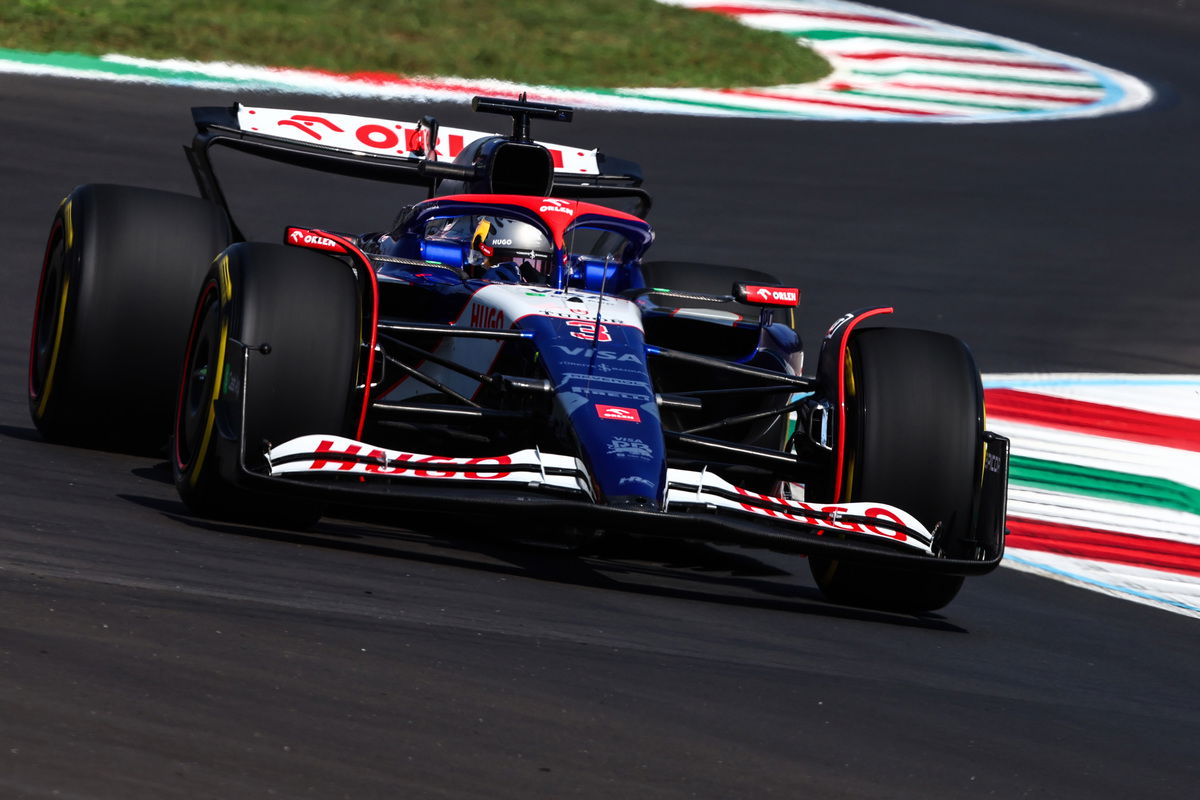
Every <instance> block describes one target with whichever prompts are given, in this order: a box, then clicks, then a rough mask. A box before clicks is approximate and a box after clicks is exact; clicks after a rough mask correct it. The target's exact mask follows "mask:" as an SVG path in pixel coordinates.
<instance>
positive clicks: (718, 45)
mask: <svg viewBox="0 0 1200 800" xmlns="http://www.w3.org/2000/svg"><path fill="white" fill-rule="evenodd" d="M0 47H7V48H12V49H18V50H34V51H40V52H54V51H60V52H73V53H85V54H89V55H103V54H105V53H124V54H126V55H135V56H145V57H149V58H166V57H183V58H190V59H195V60H202V61H236V62H239V63H244V64H258V65H267V66H292V67H305V68H313V69H323V70H333V71H337V72H385V73H394V74H402V75H409V76H414V75H424V76H431V75H453V76H457V77H463V78H501V79H504V80H510V81H516V82H519V83H530V84H550V85H557V86H575V87H616V86H703V87H734V86H771V85H777V84H783V83H803V82H807V81H811V80H814V79H816V78H818V77H821V76H823V75H825V74H826V73H827V72H828V71H829V66H828V64H826V62H825V61H824V60H823V59H821V58H820V57H819V56H817V55H816V54H815V53H813V52H812V51H810V50H808V49H806V48H804V47H801V46H799V45H797V44H796V42H795V40H793V39H791V38H789V37H787V36H785V35H783V34H778V33H769V32H764V31H754V30H751V29H749V28H746V27H744V26H742V25H739V24H738V23H736V22H735V21H733V20H732V19H729V18H727V17H723V16H721V15H718V14H711V13H700V12H695V11H688V10H686V9H682V8H676V7H672V6H664V5H661V4H659V3H656V2H653V0H587V2H583V1H581V0H494V2H481V1H480V0H0Z"/></svg>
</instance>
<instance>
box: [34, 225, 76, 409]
mask: <svg viewBox="0 0 1200 800" xmlns="http://www.w3.org/2000/svg"><path fill="white" fill-rule="evenodd" d="M68 230H70V229H69V228H68ZM70 286H71V276H70V275H67V274H66V270H65V269H64V270H63V286H62V296H61V297H60V298H59V301H58V324H57V325H56V326H55V328H54V346H53V347H51V348H50V369H49V370H47V371H46V381H45V382H44V383H43V384H42V396H41V398H40V399H39V400H38V404H37V416H38V419H41V418H42V417H43V416H45V414H46V403H47V402H48V401H49V400H50V390H51V389H53V388H54V372H55V369H56V368H57V367H58V351H59V348H60V347H61V346H62V332H63V321H64V320H65V319H66V317H67V293H68V290H69V289H70Z"/></svg>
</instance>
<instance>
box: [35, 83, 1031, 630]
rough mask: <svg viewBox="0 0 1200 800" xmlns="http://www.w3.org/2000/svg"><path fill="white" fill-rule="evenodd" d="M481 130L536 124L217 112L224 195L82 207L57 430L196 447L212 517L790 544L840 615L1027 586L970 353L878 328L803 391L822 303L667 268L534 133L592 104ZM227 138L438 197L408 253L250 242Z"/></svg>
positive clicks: (43, 426) (428, 202)
mask: <svg viewBox="0 0 1200 800" xmlns="http://www.w3.org/2000/svg"><path fill="white" fill-rule="evenodd" d="M474 108H475V110H477V111H480V112H487V113H496V114H502V115H507V116H510V117H511V118H512V132H511V133H510V134H507V135H501V134H486V133H481V132H476V131H470V130H463V129H454V128H447V127H442V126H440V125H439V124H438V122H437V121H436V120H435V119H433V118H431V117H425V118H423V119H422V120H421V121H420V122H417V123H402V122H394V121H390V120H377V119H366V118H361V117H351V116H347V115H339V114H313V113H305V112H297V111H291V110H280V109H269V108H252V107H246V106H242V105H235V106H233V107H232V108H196V109H193V117H194V119H195V122H196V125H197V134H196V137H195V139H194V141H193V142H192V144H191V146H190V147H189V148H186V150H187V153H188V157H189V160H190V162H191V165H192V168H193V171H194V173H195V176H196V179H197V183H198V185H199V189H200V195H201V196H200V197H198V198H197V197H189V196H184V195H179V194H173V193H168V192H162V191H156V190H150V189H142V188H134V187H127V186H113V185H84V186H80V187H78V188H77V189H75V190H74V191H73V192H72V193H71V195H70V196H69V197H67V198H66V199H65V200H64V201H63V203H62V205H61V207H60V208H59V210H58V212H57V214H56V216H55V218H54V222H53V225H52V227H51V230H50V238H49V242H48V245H47V250H46V257H45V262H44V266H43V270H42V277H41V282H40V286H39V289H38V297H37V307H36V313H35V319H34V324H33V335H32V343H31V350H30V367H29V400H30V409H31V413H32V416H33V419H34V422H35V423H36V425H37V427H38V429H39V430H40V431H41V433H42V434H43V435H44V436H45V437H46V438H47V439H50V440H54V441H59V442H65V443H70V444H79V445H92V446H100V447H107V448H115V449H120V450H126V451H153V450H154V449H155V448H161V447H162V445H163V443H164V442H165V441H167V440H168V437H169V440H170V444H169V453H170V461H171V464H172V467H173V471H174V475H175V480H176V485H177V488H178V490H179V494H180V496H181V497H182V499H183V501H184V502H185V504H186V505H187V507H188V508H189V509H191V510H192V511H193V512H194V513H197V514H200V515H205V516H211V517H218V518H232V519H241V520H248V521H253V522H259V523H261V522H269V523H274V524H291V525H300V524H305V523H312V522H314V521H315V520H316V519H317V518H318V517H319V515H320V513H321V510H322V504H323V503H326V502H330V501H333V502H338V503H344V504H358V505H368V504H374V505H381V506H384V507H386V508H390V509H394V510H395V512H396V513H395V520H396V522H397V524H399V525H404V524H405V522H406V520H408V519H410V517H409V516H408V514H410V513H417V512H422V513H427V512H445V513H453V514H457V515H467V516H473V517H484V518H487V519H489V520H493V521H495V520H508V521H510V525H512V526H519V527H521V528H522V529H525V530H527V531H529V532H530V533H531V534H537V535H539V536H549V537H560V538H561V539H562V540H563V541H569V542H575V543H586V542H587V541H589V540H590V539H592V538H594V537H603V536H605V535H610V534H619V535H620V536H621V537H629V538H632V539H633V540H635V541H636V540H637V537H638V536H650V537H673V538H678V539H685V540H698V541H702V542H708V543H717V544H726V545H736V546H749V547H762V548H768V549H772V550H778V551H786V552H794V553H801V554H806V555H807V556H808V557H809V562H810V564H811V567H812V571H813V575H814V577H815V579H816V582H817V585H818V586H819V587H820V589H821V590H822V591H823V592H824V593H825V594H826V595H827V596H828V597H829V598H831V599H833V600H835V601H838V602H845V603H850V604H857V605H866V606H873V607H882V608H889V609H897V610H905V611H915V612H920V611H929V610H933V609H937V608H940V607H942V606H944V605H945V604H947V603H948V602H950V600H951V599H953V597H954V596H955V594H956V593H957V592H958V590H959V587H960V586H961V584H962V581H963V577H964V576H966V575H976V574H982V573H985V572H988V571H989V570H991V569H993V568H994V567H995V566H996V565H997V564H998V563H999V561H1000V559H1001V557H1002V554H1003V548H1004V522H1005V497H1006V491H1007V474H1008V442H1007V440H1005V439H1004V438H1003V437H1000V436H997V435H995V434H993V433H990V432H987V431H985V430H984V422H983V400H982V398H983V394H982V389H981V385H980V379H979V373H978V370H977V368H976V366H975V363H974V361H973V359H972V356H971V354H970V352H969V350H968V349H967V348H966V346H964V345H963V344H962V343H961V342H960V341H958V340H957V339H954V338H952V337H950V336H947V335H944V334H941V333H934V332H929V331H921V330H909V329H901V328H889V327H878V326H877V325H876V323H878V321H879V320H880V319H881V318H883V317H884V316H885V315H886V314H888V313H889V312H890V311H891V309H890V308H869V309H864V310H861V311H855V312H852V313H848V314H846V315H845V316H843V317H842V318H840V319H838V320H837V321H836V322H834V323H833V325H832V327H831V328H830V329H829V332H828V333H827V335H826V336H825V338H824V340H823V342H822V344H821V348H820V353H819V357H818V359H817V364H816V368H815V370H814V371H813V372H812V373H811V374H804V372H803V351H802V347H801V342H800V339H799V336H798V335H797V334H796V332H795V330H794V320H793V314H794V312H795V307H796V306H797V304H798V302H799V294H800V293H799V290H798V289H797V288H796V287H792V286H785V285H783V284H782V283H781V282H780V281H779V280H777V279H776V278H775V277H773V276H771V275H769V274H766V273H764V272H760V271H757V270H754V269H747V268H745V267H740V268H738V267H720V266H713V265H703V264H691V263H682V262H670V261H658V262H655V261H651V260H646V259H645V255H646V253H647V250H648V249H649V248H650V246H651V243H652V242H653V240H654V232H653V230H652V229H651V227H650V225H649V224H648V223H647V222H646V221H645V215H646V212H647V211H648V209H649V206H650V195H649V194H648V193H647V192H646V191H645V189H643V188H642V175H641V170H640V167H638V165H637V164H635V163H633V162H630V161H626V160H623V159H618V158H614V157H610V156H606V155H604V154H602V153H599V152H596V151H594V150H581V149H578V148H572V147H563V146H557V145H547V144H543V143H540V142H537V141H534V140H533V139H532V137H531V135H530V127H531V120H534V119H549V120H558V121H563V122H569V121H570V119H571V116H572V111H571V110H570V109H568V108H565V107H561V106H552V105H547V104H540V103H534V102H529V101H527V100H526V99H525V98H524V96H522V97H521V98H520V99H518V100H505V99H496V98H476V99H475V101H474ZM215 146H221V147H227V148H233V149H235V150H238V151H241V152H244V153H250V154H254V155H258V156H262V157H265V158H268V159H273V160H275V161H278V162H283V163H285V164H290V165H295V166H301V167H308V168H313V169H318V170H325V171H328V172H334V173H340V174H344V175H351V176H358V177H365V178H373V179H380V180H389V181H394V182H396V183H401V184H407V185H410V186H417V187H421V188H423V189H426V190H427V198H426V199H424V200H422V201H420V202H417V203H415V204H413V205H411V206H408V207H405V208H404V209H402V210H401V213H400V214H399V217H398V218H397V220H396V222H395V224H394V225H393V226H392V228H391V229H390V230H387V231H383V232H375V233H365V234H353V233H346V232H339V231H332V230H324V229H318V228H312V227H303V226H292V227H288V228H287V229H286V231H284V232H283V235H282V240H281V241H278V242H274V243H271V242H261V241H246V237H245V236H244V235H243V234H242V232H241V230H240V229H239V227H238V225H237V223H236V221H235V220H234V219H233V218H232V215H231V213H230V211H229V205H228V203H227V202H226V198H225V196H224V193H223V190H222V187H221V184H220V183H219V182H218V179H217V175H216V171H215V170H214V169H213V164H212V161H211V159H210V151H211V149H212V148H213V147H215ZM603 200H610V201H619V202H626V203H632V204H633V205H634V209H633V213H629V212H626V211H620V210H617V209H616V208H614V207H610V205H603V204H600V202H599V201H603ZM160 452H161V450H160Z"/></svg>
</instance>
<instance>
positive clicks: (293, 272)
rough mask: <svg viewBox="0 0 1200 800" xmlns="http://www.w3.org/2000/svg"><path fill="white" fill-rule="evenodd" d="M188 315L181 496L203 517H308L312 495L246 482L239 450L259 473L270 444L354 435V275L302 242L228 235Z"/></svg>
mask: <svg viewBox="0 0 1200 800" xmlns="http://www.w3.org/2000/svg"><path fill="white" fill-rule="evenodd" d="M192 320H193V321H192V327H191V333H190V335H189V336H188V339H187V348H186V356H185V359H184V368H183V373H182V376H181V379H180V384H179V391H178V403H177V406H176V413H175V425H174V434H173V437H172V447H171V463H172V470H173V473H174V477H175V486H176V488H177V489H178V491H179V495H180V498H181V499H182V500H183V502H184V504H185V505H186V506H187V507H188V508H189V509H190V510H191V511H192V512H193V513H195V514H197V515H199V516H203V517H210V518H215V519H225V520H232V521H239V522H251V523H256V524H274V525H278V526H281V527H290V528H303V527H308V526H310V525H312V524H314V523H315V522H316V521H317V519H319V517H320V513H321V506H320V504H319V503H315V502H308V501H305V500H304V499H303V498H300V499H295V498H291V497H285V496H282V495H278V494H274V493H271V492H259V491H251V490H248V489H245V488H243V487H242V486H241V485H240V483H241V482H242V478H243V477H244V476H243V474H242V466H243V459H244V466H245V468H246V469H247V470H250V471H251V472H260V473H261V472H263V471H265V458H264V453H265V450H266V448H267V445H268V443H270V444H280V443H282V442H285V441H287V440H289V439H292V438H295V437H297V436H300V435H303V434H312V433H324V434H333V435H353V433H354V432H355V431H354V428H355V425H356V422H357V413H356V412H357V411H358V408H357V403H355V402H353V398H354V397H357V396H358V393H357V392H356V390H355V375H356V368H357V362H358V359H359V357H360V355H361V353H360V310H359V292H358V288H357V284H356V282H355V278H354V274H353V272H352V271H351V270H350V268H349V267H348V266H347V265H345V264H344V263H342V262H340V261H339V260H337V259H335V258H333V257H331V256H326V255H321V254H319V253H314V252H311V251H308V250H302V249H298V248H293V247H285V246H283V245H274V244H264V243H241V244H235V245H233V246H232V247H230V248H229V249H228V250H227V251H226V252H225V253H224V254H223V255H222V257H221V258H219V259H218V260H217V261H216V262H215V263H214V264H213V267H212V269H211V270H210V271H209V273H208V276H207V277H206V278H205V279H204V281H203V283H202V285H201V288H200V292H199V297H198V299H197V300H196V306H195V313H194V314H193V315H192ZM243 452H244V456H243Z"/></svg>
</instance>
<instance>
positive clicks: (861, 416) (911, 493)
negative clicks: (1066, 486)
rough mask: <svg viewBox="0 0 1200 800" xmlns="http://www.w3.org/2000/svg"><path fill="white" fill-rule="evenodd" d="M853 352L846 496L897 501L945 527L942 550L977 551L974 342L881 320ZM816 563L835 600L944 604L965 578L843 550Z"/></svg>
mask: <svg viewBox="0 0 1200 800" xmlns="http://www.w3.org/2000/svg"><path fill="white" fill-rule="evenodd" d="M847 361H848V363H847V365H846V366H847V370H846V376H847V378H846V381H847V386H846V397H847V403H846V405H847V408H846V419H845V420H844V424H845V425H846V468H845V472H844V475H843V487H844V488H843V491H842V496H841V497H840V498H838V499H839V501H841V502H854V501H858V500H863V501H875V502H882V503H887V504H889V505H895V506H898V507H899V508H902V509H904V510H905V511H908V512H909V513H911V514H912V515H913V516H915V517H916V518H917V519H918V520H920V521H921V523H922V524H924V525H925V526H926V527H927V528H929V529H930V530H934V529H935V527H936V528H937V539H936V541H937V543H938V546H939V547H940V548H941V552H942V554H944V555H948V556H951V557H968V556H970V555H971V554H972V553H973V541H972V539H973V535H974V531H973V523H974V507H973V504H974V498H975V487H976V484H977V482H978V480H979V475H980V467H981V461H980V459H981V454H982V446H983V444H982V442H983V390H982V387H981V385H980V381H979V371H978V369H977V368H976V366H975V362H974V359H973V358H972V357H971V353H970V351H969V350H967V348H966V346H965V345H964V344H963V343H962V342H960V341H959V340H957V339H955V338H953V337H951V336H946V335H944V334H940V333H934V332H931V331H919V330H905V329H900V328H873V329H867V330H863V331H859V332H857V333H855V334H853V336H852V338H851V340H850V343H849V346H848V348H847ZM809 564H810V566H811V568H812V573H813V577H814V578H815V579H816V581H817V585H818V586H819V587H820V589H821V591H822V592H823V593H824V594H825V595H826V596H827V597H829V598H830V599H831V600H834V601H837V602H841V603H847V604H850V605H860V606H869V607H874V608H886V609H892V610H899V611H917V612H919V611H933V610H936V609H938V608H942V607H943V606H945V605H947V604H948V603H950V601H951V600H953V599H954V597H955V596H956V595H957V594H958V591H959V589H960V588H961V587H962V582H963V578H962V576H959V575H943V574H936V573H918V572H909V571H904V570H897V569H890V568H885V567H878V566H871V565H866V564H860V563H855V562H853V561H843V560H839V559H829V558H821V557H814V558H810V559H809Z"/></svg>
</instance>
